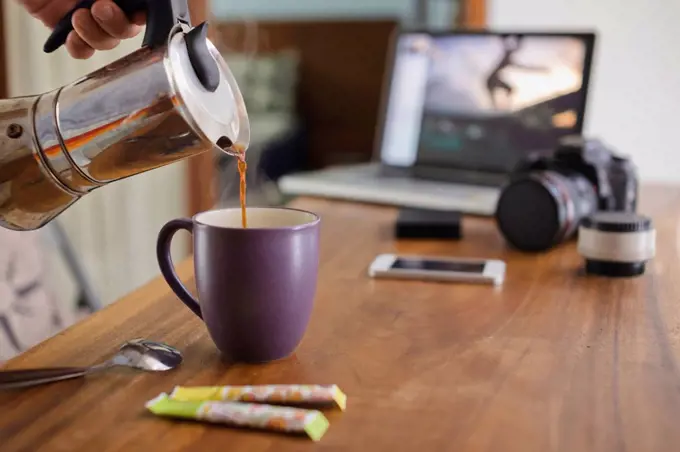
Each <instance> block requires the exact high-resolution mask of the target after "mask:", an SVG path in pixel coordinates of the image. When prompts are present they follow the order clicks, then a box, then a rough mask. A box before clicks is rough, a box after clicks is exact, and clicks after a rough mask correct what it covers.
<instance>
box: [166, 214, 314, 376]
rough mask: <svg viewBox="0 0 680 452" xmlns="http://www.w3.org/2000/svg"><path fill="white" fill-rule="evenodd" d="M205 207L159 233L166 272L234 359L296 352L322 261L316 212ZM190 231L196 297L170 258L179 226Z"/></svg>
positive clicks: (265, 358) (177, 291) (258, 358)
mask: <svg viewBox="0 0 680 452" xmlns="http://www.w3.org/2000/svg"><path fill="white" fill-rule="evenodd" d="M247 215H248V228H247V229H243V228H242V227H241V210H240V209H224V210H213V211H209V212H203V213H200V214H198V215H196V216H194V217H193V218H191V219H189V218H183V219H177V220H172V221H170V222H168V223H167V224H166V225H165V226H163V228H162V229H161V232H160V233H159V235H158V245H157V254H158V263H159V265H160V268H161V273H162V274H163V276H164V277H165V280H166V281H167V282H168V284H169V285H170V287H171V288H172V290H173V291H174V292H175V294H176V295H177V296H178V297H179V299H180V300H181V301H182V302H183V303H184V304H185V305H187V306H188V307H189V309H191V310H192V311H193V312H194V314H196V315H197V316H199V317H200V318H201V319H203V321H204V322H205V324H206V325H207V327H208V332H209V333H210V336H211V337H212V340H213V341H214V342H215V345H217V348H218V349H219V350H220V352H221V353H222V354H223V355H224V357H225V358H227V359H228V360H230V361H241V362H249V363H262V362H268V361H273V360H277V359H280V358H285V357H286V356H288V355H290V354H291V353H293V352H294V351H295V349H296V348H297V346H298V344H299V343H300V341H301V340H302V336H303V335H304V333H305V330H306V329H307V324H308V322H309V318H310V316H311V313H312V306H313V304H314V296H315V293H316V280H317V274H318V268H319V217H318V216H316V215H315V214H313V213H310V212H305V211H302V210H295V209H287V208H249V209H248V210H247ZM180 229H185V230H187V231H189V232H191V233H192V234H193V241H194V270H195V275H196V287H197V289H198V300H196V299H195V298H194V297H193V296H192V295H191V293H190V292H189V291H188V290H187V289H186V287H184V285H183V284H182V283H181V282H180V281H179V279H178V277H177V273H176V272H175V269H174V266H173V264H172V260H171V257H170V243H171V242H172V237H173V236H174V235H175V233H176V232H177V231H178V230H180Z"/></svg>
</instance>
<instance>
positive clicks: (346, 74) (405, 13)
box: [0, 0, 680, 359]
mask: <svg viewBox="0 0 680 452" xmlns="http://www.w3.org/2000/svg"><path fill="white" fill-rule="evenodd" d="M190 5H191V9H192V16H193V20H194V23H197V22H198V21H201V20H204V19H206V18H207V19H209V20H210V23H211V26H212V31H213V36H212V39H213V40H214V42H215V43H216V45H217V46H218V47H219V48H220V50H221V51H222V52H223V54H224V56H225V59H226V61H227V63H228V64H229V65H230V67H231V68H232V70H233V72H234V74H235V76H236V78H237V80H238V82H239V84H240V86H241V89H242V91H243V93H244V97H245V100H246V104H247V107H248V110H249V115H250V121H251V128H252V131H253V142H252V146H251V149H250V150H249V154H248V159H249V167H250V172H249V176H248V177H249V197H248V200H249V205H264V204H279V203H282V202H284V201H285V199H284V197H282V196H281V194H280V193H279V192H278V190H277V186H276V180H277V179H278V178H279V177H281V176H282V175H284V174H287V173H290V172H295V171H300V170H306V169H317V168H323V167H326V166H329V165H336V164H343V163H359V162H365V161H368V160H369V159H370V158H371V153H372V151H373V147H374V140H375V131H376V125H377V121H378V119H379V111H380V96H381V91H382V88H383V82H384V77H385V68H386V65H387V57H388V46H389V40H390V36H391V34H392V32H393V31H394V30H395V28H396V27H406V28H427V29H435V30H437V29H452V28H473V29H475V28H490V29H508V30H519V29H521V30H538V31H552V30H558V31H559V30H562V29H576V30H580V29H585V30H590V29H592V30H595V31H596V32H597V33H598V43H597V48H596V52H595V59H594V66H593V76H592V79H591V89H590V96H589V99H588V115H587V116H586V122H585V133H586V134H587V135H594V136H597V137H600V138H602V139H604V140H605V141H607V142H608V143H609V144H611V145H612V146H613V147H614V148H615V149H617V150H619V151H620V152H623V153H626V154H629V155H631V156H632V157H633V159H634V161H635V162H636V164H637V165H638V166H639V169H640V176H641V179H642V181H643V182H671V183H678V182H680V153H678V152H677V151H676V149H675V145H674V138H675V133H674V132H675V131H674V127H675V126H676V124H675V120H676V118H678V117H680V104H679V102H678V100H680V82H678V76H677V74H678V73H680V58H678V57H677V48H678V46H679V45H680V33H678V32H677V29H676V25H675V23H672V21H673V20H674V19H675V18H677V17H678V15H679V14H680V3H677V2H670V1H662V0H650V1H648V2H639V1H633V0H599V1H597V2H593V1H591V0H549V1H546V0H486V1H484V0H361V1H359V0H350V1H345V2H338V1H334V0H277V1H272V0H212V1H209V0H190ZM2 24H3V33H4V36H3V37H4V39H3V41H2V50H0V69H2V71H1V76H0V90H2V91H4V93H3V94H4V95H6V96H19V95H28V94H34V93H37V92H44V91H49V90H51V89H54V88H57V87H59V86H61V85H64V84H66V83H69V82H71V81H73V80H75V79H77V78H78V77H81V76H83V75H85V74H87V73H88V72H91V71H93V70H95V69H97V68H99V67H101V66H103V65H106V64H107V63H109V62H111V61H114V60H116V59H117V58H120V57H121V56H123V55H126V54H128V53H130V52H132V51H133V50H134V49H136V48H137V47H138V46H139V45H140V42H141V35H140V36H139V37H138V38H137V39H133V40H130V41H128V42H125V43H124V44H123V45H121V46H120V47H118V48H117V49H115V50H113V51H110V52H106V53H101V52H100V53H97V54H96V55H95V56H94V57H93V58H91V59H90V60H87V61H76V60H73V59H71V58H70V57H68V55H67V54H66V52H65V51H64V50H63V49H61V50H59V51H57V52H55V53H54V54H49V55H47V54H44V53H43V52H42V45H43V42H44V41H45V39H46V37H47V36H48V30H46V29H45V28H44V27H43V25H42V24H41V23H40V22H39V21H37V20H34V19H32V18H31V17H30V16H29V15H28V14H27V13H26V12H25V11H24V9H23V8H21V7H20V6H19V5H18V4H17V2H16V1H15V0H4V1H3V10H2ZM236 179H237V173H236V169H235V165H234V162H233V161H231V160H230V159H228V158H225V157H224V156H220V155H216V154H214V155H204V156H199V157H196V158H193V159H191V160H189V161H186V162H182V163H177V164H173V165H170V166H168V167H164V168H161V169H158V170H155V171H152V172H150V173H146V174H143V175H140V176H136V177H133V178H131V179H128V180H124V181H121V182H117V183H115V184H113V185H110V186H107V187H105V188H102V189H99V190H96V191H95V192H93V193H92V194H90V195H88V196H87V197H85V198H83V199H82V200H81V201H79V202H78V203H77V204H76V205H75V206H74V207H72V208H70V209H69V210H68V211H67V212H66V213H64V214H63V215H62V216H60V217H59V218H58V226H59V228H60V231H63V232H64V233H65V237H66V239H67V241H68V246H69V247H71V248H72V250H73V252H74V256H73V257H74V258H75V261H76V262H75V265H76V266H77V267H78V268H80V269H81V270H83V275H81V276H84V277H85V278H86V283H85V285H86V286H87V287H83V282H82V281H80V282H79V281H78V279H77V278H76V277H74V272H73V265H74V262H73V260H71V261H69V259H68V253H64V250H63V249H62V248H60V243H63V242H61V241H60V240H59V237H56V238H55V234H54V231H51V232H50V231H48V230H45V231H42V230H41V231H38V232H36V233H22V237H28V236H30V237H31V238H32V240H33V243H37V244H38V245H35V246H38V247H39V249H40V252H41V253H42V254H41V256H43V257H42V258H41V261H42V263H43V265H42V266H41V274H42V275H43V276H42V277H44V279H45V281H46V282H45V288H46V293H48V294H49V297H50V299H51V300H52V305H51V306H53V307H55V309H57V310H58V311H59V313H60V321H59V322H57V323H55V324H54V326H53V327H52V328H42V329H41V331H38V332H36V333H35V334H29V335H27V336H25V339H21V338H20V339H19V340H13V341H12V343H13V344H14V347H13V348H12V349H7V351H6V352H5V356H7V355H11V353H13V350H14V352H18V351H20V350H18V349H23V348H26V347H29V346H31V345H33V344H34V343H35V342H37V341H39V340H41V339H42V336H44V335H49V334H54V333H55V332H56V331H58V330H59V329H61V328H64V327H66V326H68V325H69V324H70V323H72V322H73V321H75V320H76V319H77V318H78V317H81V316H84V315H88V314H89V313H90V312H91V311H92V310H96V309H99V308H100V307H102V306H106V305H107V304H109V303H111V302H112V301H115V300H116V299H118V298H120V297H122V296H124V295H125V294H127V293H129V292H131V291H132V290H134V289H136V288H138V287H140V286H141V285H143V284H145V283H146V282H148V281H150V280H151V279H153V278H155V277H156V276H158V274H159V272H158V267H157V264H156V258H155V243H156V234H157V233H158V231H159V229H160V227H161V226H162V225H163V224H164V223H165V222H166V221H168V220H170V219H172V218H176V217H181V216H189V215H192V214H194V213H196V212H199V211H202V210H206V209H210V208H212V207H214V206H216V205H220V206H228V205H235V204H236V203H237V202H238V186H237V184H236ZM175 241H176V243H175V248H174V250H173V255H174V257H175V259H176V260H177V261H179V260H181V259H184V258H186V257H187V256H188V255H189V254H190V243H189V237H188V236H187V235H182V234H178V237H177V239H176V240H175ZM0 254H2V250H1V249H0ZM0 262H1V260H0ZM0 292H1V291H0ZM83 294H89V295H90V296H89V297H84V296H83ZM3 309H5V311H6V312H5V314H7V313H9V314H7V315H6V317H7V318H9V319H10V320H9V321H8V322H9V323H12V322H13V323H14V325H15V326H16V325H19V324H23V325H30V322H28V320H27V318H23V317H22V316H24V317H25V314H22V313H21V309H19V310H18V312H14V311H17V308H16V306H14V307H13V306H12V304H11V303H8V302H5V303H2V302H0V320H2V317H3V311H2V310H3ZM178 309H181V307H179V305H178ZM22 322H23V323H22ZM0 327H2V324H1V322H0ZM27 328H28V326H27ZM0 333H1V332H0ZM2 341H3V337H2V336H0V359H2V358H3V356H2V350H1V349H2V347H1V345H2Z"/></svg>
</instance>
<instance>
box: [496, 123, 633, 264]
mask: <svg viewBox="0 0 680 452" xmlns="http://www.w3.org/2000/svg"><path fill="white" fill-rule="evenodd" d="M638 187H639V181H638V176H637V169H636V167H635V166H634V165H633V163H632V162H631V161H630V159H628V158H626V157H623V156H620V155H617V154H616V153H615V152H613V151H612V150H611V149H609V148H608V147H607V146H605V145H604V144H603V143H602V142H600V141H599V140H593V139H584V138H583V137H580V136H579V137H566V138H564V139H562V140H561V141H560V143H559V146H558V147H557V149H556V150H555V151H554V152H552V153H549V154H545V153H544V154H538V153H537V154H532V155H530V156H528V157H527V158H526V159H524V160H523V161H521V162H520V163H519V164H518V165H517V166H516V168H515V170H514V171H513V173H512V174H511V175H510V179H509V182H508V184H507V185H506V186H505V187H504V188H503V190H502V192H501V196H500V198H499V201H498V206H497V209H496V221H497V223H498V226H499V228H500V230H501V233H502V234H503V235H504V236H505V238H506V240H508V242H510V244H512V245H513V246H515V247H516V248H518V249H521V250H525V251H542V250H546V249H549V248H551V247H552V246H554V245H556V244H557V243H559V242H561V241H564V240H567V239H569V238H571V237H572V236H573V235H574V234H575V232H576V230H577V229H578V226H579V224H580V223H581V221H582V220H583V219H584V218H586V217H589V216H590V215H592V214H593V213H595V212H597V211H606V212H635V211H636V210H637V201H638Z"/></svg>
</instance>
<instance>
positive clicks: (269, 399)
mask: <svg viewBox="0 0 680 452" xmlns="http://www.w3.org/2000/svg"><path fill="white" fill-rule="evenodd" d="M170 397H172V398H173V399H175V400H184V401H196V400H215V401H232V402H259V403H273V404H277V405H285V404H292V405H298V404H299V405H308V404H309V405H323V404H331V405H336V406H337V407H338V408H340V409H341V410H343V411H344V410H345V408H346V407H347V396H346V395H345V394H344V393H343V392H342V391H341V390H340V388H338V387H337V386H336V385H330V386H321V385H261V386H203V387H182V386H178V387H176V388H175V389H174V390H173V391H172V394H170Z"/></svg>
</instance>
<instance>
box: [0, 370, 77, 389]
mask: <svg viewBox="0 0 680 452" xmlns="http://www.w3.org/2000/svg"><path fill="white" fill-rule="evenodd" d="M88 373H89V369H88V368H85V367H60V368H52V369H30V370H3V371H0V390H2V389H16V388H26V387H29V386H37V385H41V384H45V383H52V382H55V381H61V380H68V379H71V378H78V377H83V376H85V375H86V374H88Z"/></svg>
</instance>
